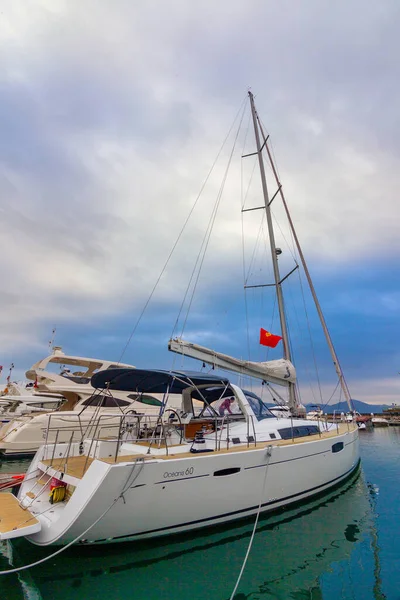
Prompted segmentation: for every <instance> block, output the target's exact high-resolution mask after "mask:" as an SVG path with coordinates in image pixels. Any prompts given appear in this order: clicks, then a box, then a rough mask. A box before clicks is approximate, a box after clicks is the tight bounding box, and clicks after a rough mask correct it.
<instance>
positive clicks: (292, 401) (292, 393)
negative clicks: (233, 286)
mask: <svg viewBox="0 0 400 600" xmlns="http://www.w3.org/2000/svg"><path fill="white" fill-rule="evenodd" d="M248 94H249V98H250V105H251V114H252V117H253V126H254V135H255V138H256V145H257V152H255V153H254V154H257V155H258V164H259V168H260V176H261V185H262V190H263V196H264V203H265V213H266V217H267V225H268V234H269V243H270V247H271V256H272V266H273V271H274V280H275V288H276V297H277V301H278V309H279V319H280V324H281V332H282V343H283V356H284V358H285V359H286V360H289V361H292V359H291V353H290V345H289V336H288V331H287V325H286V316H285V306H284V303H283V293H282V285H281V278H280V274H279V265H278V254H280V252H279V249H278V248H277V247H276V245H275V235H274V227H273V223H272V215H271V209H270V200H269V195H268V187H267V179H266V176H265V167H264V160H263V155H262V150H263V147H264V146H265V144H266V140H264V143H263V145H261V142H260V130H259V119H258V115H257V111H256V108H255V105H254V96H253V94H252V93H251V92H250V91H249V92H248ZM297 405H298V402H297V400H296V388H295V385H294V384H293V383H290V382H289V408H290V409H291V410H292V411H293V410H294V409H295V408H296V407H297Z"/></svg>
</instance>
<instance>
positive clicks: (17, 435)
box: [0, 347, 157, 456]
mask: <svg viewBox="0 0 400 600" xmlns="http://www.w3.org/2000/svg"><path fill="white" fill-rule="evenodd" d="M117 364H118V363H116V362H111V361H108V360H102V359H97V358H88V357H80V356H69V355H66V354H64V352H62V349H61V348H60V347H55V348H54V349H53V352H52V354H50V355H49V356H47V357H46V358H44V359H42V360H40V361H38V362H37V363H35V364H34V365H33V366H32V367H31V368H30V369H29V370H28V371H27V372H26V377H27V379H28V380H29V381H30V382H31V384H30V385H31V387H30V391H29V392H28V396H27V397H26V399H25V398H24V402H25V403H27V402H28V400H29V407H28V406H27V407H26V410H25V406H24V404H23V403H20V404H16V401H17V400H18V398H17V399H15V402H13V403H12V404H10V403H9V402H8V401H7V404H6V405H4V409H7V410H8V413H7V414H2V413H1V412H0V418H1V417H4V422H3V425H2V427H1V429H0V454H2V455H3V456H22V455H23V456H29V455H31V456H33V455H34V453H35V452H36V451H37V449H38V448H39V446H40V445H41V444H42V443H43V440H44V431H45V429H46V427H47V416H46V413H47V412H50V411H51V412H53V411H54V412H56V413H57V417H56V418H55V419H54V421H53V424H54V427H56V426H57V427H58V428H59V429H60V432H59V435H58V438H57V439H58V440H59V441H65V440H67V439H69V436H70V435H71V431H70V429H68V434H67V433H66V432H65V429H67V428H68V427H69V425H70V424H69V422H68V415H72V416H73V417H74V421H73V423H74V425H75V427H76V428H77V431H76V433H77V436H78V437H79V439H80V437H81V435H82V431H84V430H86V427H87V426H88V425H89V424H90V422H91V419H92V418H93V414H97V413H98V412H99V411H100V412H102V411H104V409H108V411H109V412H111V413H112V412H115V413H116V414H119V413H120V412H121V408H122V407H124V408H125V409H127V408H129V409H130V410H133V409H135V399H134V398H127V397H125V398H113V399H112V400H110V399H109V398H108V397H106V395H104V394H103V395H99V394H95V390H94V388H93V387H92V385H91V383H90V379H91V377H92V375H93V374H94V373H96V372H100V371H104V370H107V369H112V368H115V367H116V366H117ZM120 366H124V367H126V368H134V367H132V366H131V365H122V364H121V365H120ZM69 367H75V369H74V370H73V371H71V369H69ZM54 368H56V369H58V371H55V372H54V371H52V370H51V369H54ZM28 385H29V383H28ZM8 388H10V385H8ZM10 389H11V388H10ZM33 398H35V400H34V401H32V402H31V399H33ZM0 400H5V397H4V398H0ZM154 402H155V403H157V400H154ZM35 405H36V406H35ZM13 409H15V413H13V412H12V411H13ZM0 411H1V402H0ZM38 412H39V413H41V414H37V413H38ZM25 413H27V414H25ZM77 413H81V416H80V421H79V425H78V422H77V420H76V419H75V417H76V414H77ZM9 417H11V418H9ZM78 429H79V431H78ZM67 435H68V437H66V436H67ZM49 436H50V437H48V440H53V441H55V434H53V432H50V434H49Z"/></svg>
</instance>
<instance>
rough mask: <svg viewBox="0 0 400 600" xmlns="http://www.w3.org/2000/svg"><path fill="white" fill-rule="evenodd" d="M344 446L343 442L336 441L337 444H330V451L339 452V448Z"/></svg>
mask: <svg viewBox="0 0 400 600" xmlns="http://www.w3.org/2000/svg"><path fill="white" fill-rule="evenodd" d="M343 448H344V444H343V442H337V444H333V446H332V452H333V453H335V452H340V451H341V450H343Z"/></svg>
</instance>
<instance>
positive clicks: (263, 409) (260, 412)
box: [243, 391, 274, 421]
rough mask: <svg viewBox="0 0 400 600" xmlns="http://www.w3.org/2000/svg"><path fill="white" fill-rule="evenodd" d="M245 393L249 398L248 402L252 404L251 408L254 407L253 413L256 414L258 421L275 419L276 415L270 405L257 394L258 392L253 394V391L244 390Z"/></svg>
mask: <svg viewBox="0 0 400 600" xmlns="http://www.w3.org/2000/svg"><path fill="white" fill-rule="evenodd" d="M243 393H244V395H245V396H246V399H247V401H248V403H249V404H250V406H251V409H252V411H253V413H254V414H255V416H256V419H257V421H262V420H263V419H273V418H274V415H273V414H272V413H271V411H270V410H269V408H268V406H267V405H266V404H264V402H263V401H262V400H261V398H259V397H258V396H256V394H253V392H245V391H243Z"/></svg>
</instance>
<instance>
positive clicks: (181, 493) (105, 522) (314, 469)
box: [20, 429, 359, 545]
mask: <svg viewBox="0 0 400 600" xmlns="http://www.w3.org/2000/svg"><path fill="white" fill-rule="evenodd" d="M340 442H343V450H341V451H340V452H337V453H333V452H332V446H333V445H334V444H337V443H340ZM270 448H271V456H270V457H268V456H267V452H268V448H267V445H265V446H264V447H257V448H255V449H251V448H250V449H243V450H239V449H236V448H235V449H234V450H232V451H228V452H226V451H220V452H215V453H213V454H212V455H210V454H198V455H190V456H186V455H185V456H184V457H179V455H176V456H175V457H172V456H169V457H168V458H165V456H164V458H162V457H161V456H160V458H157V457H155V456H153V457H150V458H149V459H146V458H145V459H144V461H143V462H142V461H140V462H136V463H135V462H132V461H130V462H126V463H121V462H120V463H118V464H108V463H106V462H104V461H102V460H94V461H93V463H92V464H91V466H90V467H89V469H88V470H87V471H86V473H85V475H84V477H83V478H82V479H76V478H74V477H71V476H69V475H65V476H64V481H66V482H69V483H71V484H72V485H76V489H75V491H74V493H73V495H72V497H71V498H70V499H69V501H68V502H67V503H60V504H56V505H50V504H49V506H48V507H47V504H46V497H47V494H46V496H43V497H42V500H41V503H40V505H38V506H37V508H39V506H40V511H39V512H41V513H42V516H41V517H39V519H40V520H42V521H43V522H44V523H45V524H46V526H42V528H41V531H39V532H38V533H35V534H33V535H31V536H29V537H28V539H29V540H30V541H32V542H33V543H35V544H38V545H49V544H66V543H68V542H71V541H72V540H74V539H75V538H78V540H77V541H80V542H81V543H108V542H113V543H115V542H120V541H128V540H134V539H143V538H151V537H156V536H161V535H169V534H173V533H180V532H184V531H190V530H194V529H197V528H200V527H205V526H211V525H217V524H222V523H227V522H229V521H232V520H235V519H238V518H244V517H248V516H251V515H255V514H256V513H257V511H258V506H259V503H260V501H261V505H262V506H261V510H262V512H267V511H273V510H276V509H279V508H282V507H286V506H289V505H290V504H293V503H295V502H299V501H304V500H306V499H308V498H311V497H312V496H314V495H315V494H319V493H321V492H323V491H325V490H327V489H329V488H330V487H332V486H334V485H337V484H338V483H340V481H341V480H344V479H345V478H346V477H347V476H348V475H350V474H351V472H352V471H353V470H354V469H356V468H357V466H358V462H359V454H358V430H356V429H355V430H352V431H349V432H346V433H344V434H342V435H336V436H334V437H327V438H326V439H324V438H318V439H315V440H314V441H309V442H306V443H294V444H293V443H288V444H287V445H280V446H279V445H276V446H273V445H271V446H270ZM42 452H43V450H41V451H40V452H39V453H38V455H37V456H36V457H35V460H34V461H33V463H32V465H31V467H30V470H29V472H30V473H32V474H33V473H34V472H35V470H36V467H37V466H38V465H40V466H41V468H42V469H43V468H45V466H44V465H43V464H40V463H41V453H42ZM144 456H145V455H144ZM226 469H234V470H235V471H236V472H234V473H232V474H227V475H223V474H220V475H218V474H216V472H218V471H221V470H226ZM29 472H28V473H29ZM48 474H49V475H54V474H56V471H54V472H53V471H51V470H50V471H48ZM28 478H29V474H28ZM127 484H128V485H127ZM29 485H31V484H30V483H29V482H28V483H26V484H24V485H23V486H22V489H21V493H20V498H22V497H24V494H25V493H26V491H27V489H28V487H29ZM127 486H128V489H127V490H126V491H125V493H124V494H123V498H122V497H120V498H119V499H118V500H117V501H116V502H115V499H116V498H118V495H119V494H120V493H121V492H122V491H123V490H124V488H126V487H127ZM26 500H27V499H26V498H25V501H26ZM114 502H115V503H114ZM27 503H28V504H29V508H30V510H31V512H34V510H33V509H34V506H35V503H34V502H33V503H32V501H30V502H29V499H28V500H27ZM109 507H112V508H110V510H109V511H108V512H106V514H104V516H103V518H101V520H100V521H99V522H98V523H97V524H96V525H94V526H93V527H92V528H91V529H90V530H89V531H88V532H87V533H86V534H84V532H85V530H86V529H87V528H89V527H90V526H91V525H92V524H93V523H94V522H95V521H96V519H98V518H99V517H100V516H101V515H102V514H103V513H105V511H107V509H108V508H109ZM46 508H47V509H49V510H50V509H51V510H52V513H51V514H50V513H48V516H46V513H45V512H44V513H43V511H46ZM50 525H51V526H50Z"/></svg>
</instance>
